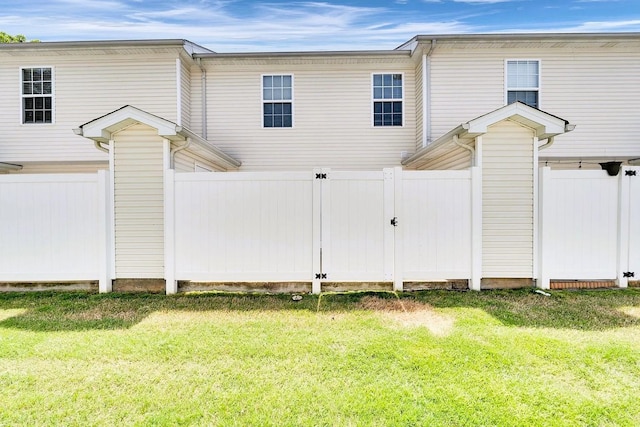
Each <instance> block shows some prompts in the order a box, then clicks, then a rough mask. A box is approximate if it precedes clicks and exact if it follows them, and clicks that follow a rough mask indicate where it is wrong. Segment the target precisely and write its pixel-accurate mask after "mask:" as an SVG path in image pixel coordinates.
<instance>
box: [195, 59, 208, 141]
mask: <svg viewBox="0 0 640 427" xmlns="http://www.w3.org/2000/svg"><path fill="white" fill-rule="evenodd" d="M196 63H197V64H198V67H200V77H201V83H200V85H201V87H202V94H201V98H202V138H204V139H207V70H206V69H205V68H204V66H203V65H202V58H197V59H196Z"/></svg>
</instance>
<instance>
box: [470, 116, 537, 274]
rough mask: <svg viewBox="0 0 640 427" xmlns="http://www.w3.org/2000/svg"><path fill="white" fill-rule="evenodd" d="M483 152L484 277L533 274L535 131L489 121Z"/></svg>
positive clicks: (505, 122) (506, 123)
mask: <svg viewBox="0 0 640 427" xmlns="http://www.w3.org/2000/svg"><path fill="white" fill-rule="evenodd" d="M482 155H483V156H482V276H483V277H488V278H532V277H533V131H532V130H530V129H527V128H524V127H522V126H520V125H518V124H516V123H513V122H509V121H504V122H501V123H498V124H496V125H494V126H490V127H489V132H488V133H487V134H485V135H484V136H483V137H482Z"/></svg>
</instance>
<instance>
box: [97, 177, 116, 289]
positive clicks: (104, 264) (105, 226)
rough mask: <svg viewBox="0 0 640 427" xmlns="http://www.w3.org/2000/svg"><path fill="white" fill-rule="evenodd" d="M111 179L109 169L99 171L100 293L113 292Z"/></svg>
mask: <svg viewBox="0 0 640 427" xmlns="http://www.w3.org/2000/svg"><path fill="white" fill-rule="evenodd" d="M110 181H111V180H110V179H109V172H108V171H104V170H101V171H98V214H99V218H98V228H99V230H98V234H99V235H98V241H99V245H100V248H99V253H100V277H99V280H98V291H99V292H100V293H107V292H111V291H112V289H113V285H112V282H111V277H112V276H111V234H112V232H113V227H112V220H111V217H112V216H113V207H112V205H111V191H110V188H111V182H110Z"/></svg>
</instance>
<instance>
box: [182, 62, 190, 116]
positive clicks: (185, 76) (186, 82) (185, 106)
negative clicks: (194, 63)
mask: <svg viewBox="0 0 640 427" xmlns="http://www.w3.org/2000/svg"><path fill="white" fill-rule="evenodd" d="M180 108H181V110H182V111H181V113H182V114H181V118H182V123H181V124H182V126H184V127H186V128H189V129H191V66H190V65H189V64H188V63H187V62H186V61H184V60H181V61H180Z"/></svg>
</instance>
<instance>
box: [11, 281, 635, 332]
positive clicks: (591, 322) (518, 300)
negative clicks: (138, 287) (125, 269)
mask: <svg viewBox="0 0 640 427" xmlns="http://www.w3.org/2000/svg"><path fill="white" fill-rule="evenodd" d="M372 296H375V297H376V298H380V299H394V300H395V299H396V298H397V297H396V295H394V294H393V293H379V292H357V293H349V294H323V295H322V298H321V300H320V301H318V297H317V296H313V295H305V296H304V298H303V299H302V301H293V300H292V299H291V296H290V295H251V294H219V293H218V294H216V293H213V294H212V293H207V294H179V295H174V296H165V295H158V294H102V295H100V294H92V293H82V292H77V293H76V292H73V293H71V292H70V293H66V292H57V293H56V292H42V293H40V292H38V293H35V292H34V293H6V294H0V327H2V328H13V329H22V330H30V331H84V330H115V329H127V328H130V327H132V326H134V325H135V324H137V323H139V322H141V321H142V320H144V319H145V318H146V317H147V316H148V315H149V314H151V313H153V312H157V311H175V310H178V311H192V312H198V311H234V312H238V311H240V312H242V311H244V312H251V311H276V312H295V311H307V312H315V311H317V310H319V311H321V312H349V311H361V310H363V309H366V308H363V305H362V304H361V302H362V300H363V298H371V297H372ZM400 298H401V299H402V300H403V301H412V302H414V303H420V304H425V305H428V306H430V307H435V308H474V309H480V310H483V311H485V312H486V313H488V314H490V315H491V316H493V317H494V318H495V319H497V320H498V321H500V322H501V323H502V324H503V325H505V326H514V327H529V328H557V329H575V330H585V331H601V330H608V329H614V328H622V327H632V326H638V325H640V315H635V313H640V289H627V290H605V291H593V290H591V291H555V292H552V296H551V297H545V296H541V295H539V294H536V293H534V292H532V291H531V290H517V291H483V292H454V291H424V292H412V293H406V294H401V295H400ZM319 302H320V303H319ZM624 307H627V308H633V310H634V312H633V313H632V314H629V313H628V312H624V311H623V310H622V308H624ZM3 311H4V312H5V313H7V315H6V316H2V312H3Z"/></svg>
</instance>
